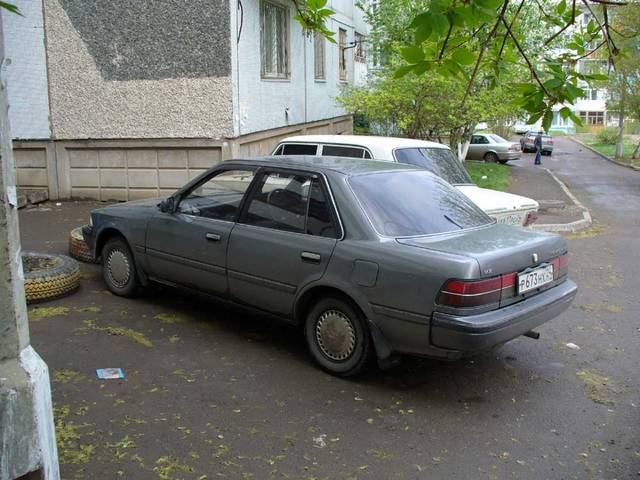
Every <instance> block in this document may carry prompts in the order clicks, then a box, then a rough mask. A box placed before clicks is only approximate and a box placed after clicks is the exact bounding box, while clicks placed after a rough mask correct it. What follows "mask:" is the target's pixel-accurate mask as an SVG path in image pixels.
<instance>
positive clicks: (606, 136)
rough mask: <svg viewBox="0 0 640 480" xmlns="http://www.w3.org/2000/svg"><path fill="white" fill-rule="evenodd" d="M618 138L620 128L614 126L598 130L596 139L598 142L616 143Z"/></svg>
mask: <svg viewBox="0 0 640 480" xmlns="http://www.w3.org/2000/svg"><path fill="white" fill-rule="evenodd" d="M617 139H618V129H617V128H614V127H605V128H601V129H600V130H598V132H597V133H596V140H597V141H598V143H604V144H605V145H615V144H616V140H617Z"/></svg>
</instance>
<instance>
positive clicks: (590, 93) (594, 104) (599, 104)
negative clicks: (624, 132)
mask: <svg viewBox="0 0 640 480" xmlns="http://www.w3.org/2000/svg"><path fill="white" fill-rule="evenodd" d="M591 19H592V16H591V14H590V13H589V12H586V11H582V12H581V13H580V15H579V16H578V17H577V19H576V22H577V23H580V24H582V25H584V26H586V25H587V24H588V23H589V21H591ZM594 46H595V45H592V47H594ZM576 70H577V71H578V72H579V73H605V72H606V70H607V62H606V60H601V59H598V58H593V57H591V56H589V57H586V58H583V59H580V60H578V64H577V65H576ZM578 86H579V87H580V88H582V89H583V90H584V91H585V95H584V97H582V98H579V99H577V100H576V102H575V103H574V104H573V105H566V106H568V107H569V108H571V110H572V111H573V113H575V115H576V116H578V117H580V119H581V120H582V123H583V125H584V126H585V127H587V128H589V127H595V128H597V127H604V126H610V125H615V124H616V122H617V116H614V115H611V114H610V112H608V111H607V99H608V92H607V90H606V89H605V88H596V87H593V86H589V84H588V83H587V82H584V81H580V84H579V85H578ZM562 107H564V105H556V106H555V107H554V113H553V121H552V123H551V130H552V131H562V132H565V133H575V131H576V125H575V124H574V123H573V121H572V120H571V119H570V118H567V119H563V118H562V117H561V116H560V115H559V113H558V112H559V110H560V109H561V108H562Z"/></svg>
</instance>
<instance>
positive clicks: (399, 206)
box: [349, 170, 493, 237]
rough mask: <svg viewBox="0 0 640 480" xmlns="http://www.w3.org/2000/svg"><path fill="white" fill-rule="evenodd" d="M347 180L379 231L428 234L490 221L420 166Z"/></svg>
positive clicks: (453, 189)
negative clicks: (413, 168) (414, 168)
mask: <svg viewBox="0 0 640 480" xmlns="http://www.w3.org/2000/svg"><path fill="white" fill-rule="evenodd" d="M349 182H350V184H351V186H352V188H353V191H354V193H355V195H356V197H357V198H358V199H359V200H360V203H361V204H362V206H363V208H364V209H365V211H366V213H367V215H368V216H369V218H370V219H371V222H372V223H373V227H374V228H375V229H376V231H377V232H378V233H380V234H381V235H385V236H391V237H409V236H417V235H432V234H436V233H445V232H452V231H456V230H462V229H466V228H473V227H479V226H482V225H488V224H490V223H492V222H493V220H492V219H491V218H490V217H489V216H488V215H487V214H486V213H484V212H483V211H482V210H480V208H478V207H477V206H476V205H475V204H474V203H473V202H471V200H469V199H468V198H467V197H465V196H464V195H463V194H462V193H460V192H459V191H458V190H457V189H456V188H455V187H453V186H451V185H449V184H448V183H447V182H445V181H444V180H442V179H441V178H439V177H436V176H435V175H432V174H431V173H429V172H425V171H424V170H413V171H395V172H382V173H371V174H364V175H357V176H353V177H351V178H350V179H349Z"/></svg>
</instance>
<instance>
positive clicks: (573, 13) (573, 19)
mask: <svg viewBox="0 0 640 480" xmlns="http://www.w3.org/2000/svg"><path fill="white" fill-rule="evenodd" d="M574 23H576V0H573V7H572V9H571V21H570V22H567V24H566V25H565V26H564V27H562V28H561V29H560V30H558V31H557V32H556V33H554V34H553V35H551V37H550V38H549V39H548V40H547V41H546V42H544V46H545V47H546V46H547V45H549V44H550V43H551V42H552V41H553V40H554V39H555V38H557V37H558V35H560V34H561V33H562V32H564V31H565V30H566V29H567V28H569V27H570V26H571V25H573V24H574Z"/></svg>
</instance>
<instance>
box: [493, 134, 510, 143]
mask: <svg viewBox="0 0 640 480" xmlns="http://www.w3.org/2000/svg"><path fill="white" fill-rule="evenodd" d="M489 136H490V137H491V138H492V139H493V141H494V142H496V143H508V142H509V140H505V139H504V138H502V137H501V136H500V135H495V134H491V135H489Z"/></svg>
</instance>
